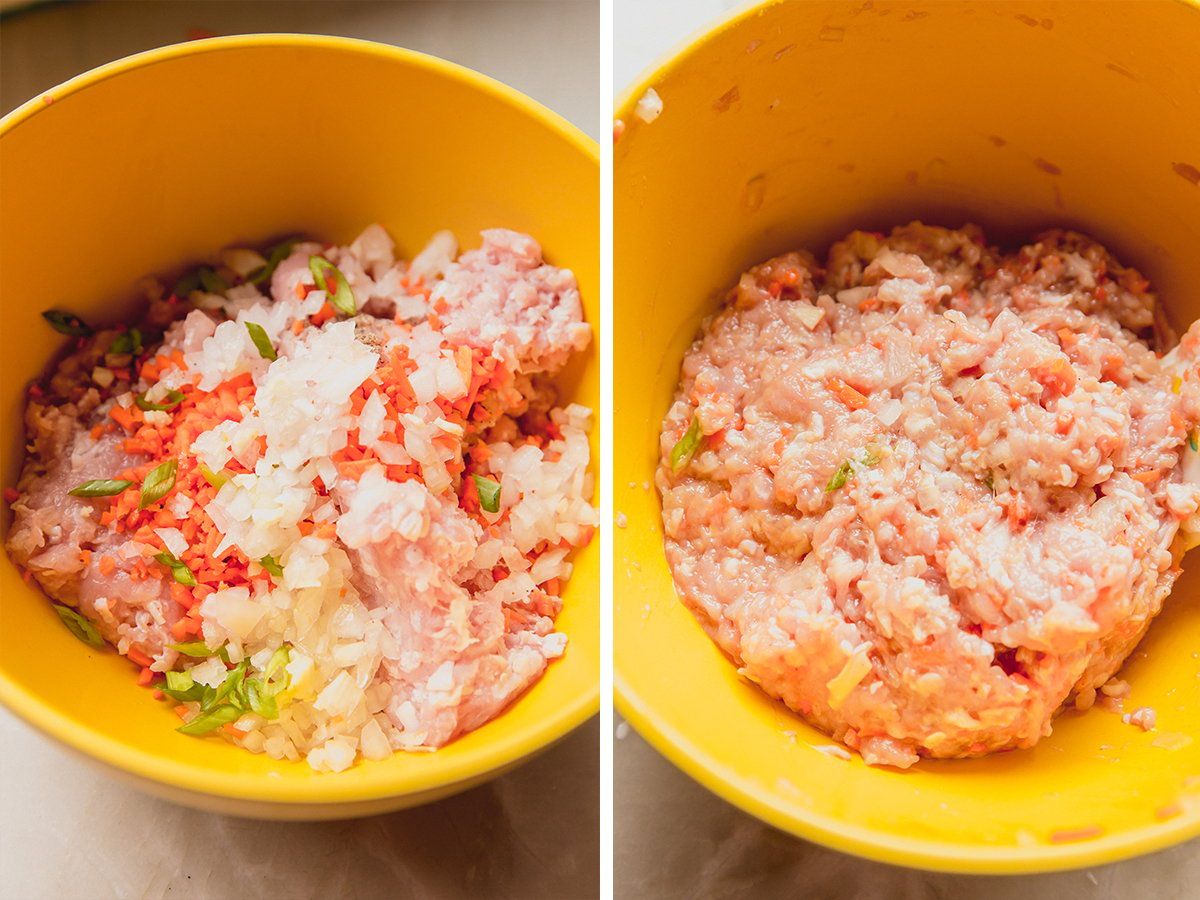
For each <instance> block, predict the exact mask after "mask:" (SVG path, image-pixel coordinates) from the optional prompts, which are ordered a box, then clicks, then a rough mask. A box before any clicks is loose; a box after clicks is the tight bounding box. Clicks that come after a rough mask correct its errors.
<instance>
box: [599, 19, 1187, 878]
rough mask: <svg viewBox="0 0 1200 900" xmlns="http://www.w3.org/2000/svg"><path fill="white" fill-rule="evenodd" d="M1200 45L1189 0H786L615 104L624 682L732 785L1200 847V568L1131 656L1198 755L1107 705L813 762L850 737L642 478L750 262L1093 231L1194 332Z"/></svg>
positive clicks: (664, 742) (1050, 852)
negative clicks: (655, 108) (967, 757)
mask: <svg viewBox="0 0 1200 900" xmlns="http://www.w3.org/2000/svg"><path fill="white" fill-rule="evenodd" d="M1198 44H1200V9H1198V8H1197V7H1196V6H1194V5H1189V4H1185V3H1179V2H1156V3H1137V2H1131V3H1104V4H1087V3H1043V4H1039V5H1038V7H1037V10H1036V15H1034V13H1033V12H1030V11H1028V10H1024V9H1023V8H1021V7H1019V6H1014V5H1013V4H1010V3H955V2H941V3H903V4H900V3H887V2H875V3H863V4H857V3H856V4H843V3H828V2H806V3H781V4H772V5H767V6H765V7H763V8H761V9H759V10H757V11H755V12H751V13H747V14H745V15H743V16H741V17H740V18H738V19H737V20H736V21H735V22H734V23H733V24H731V25H729V26H727V27H725V28H723V29H719V30H717V31H716V32H714V33H711V34H710V35H709V36H708V37H707V39H705V40H703V41H701V42H697V43H696V44H693V45H692V47H691V48H689V49H688V50H687V51H685V52H684V53H682V54H681V55H679V56H677V57H675V58H674V59H673V60H672V61H671V62H670V63H668V64H667V65H666V66H664V67H663V68H662V69H660V70H659V71H658V72H656V73H654V74H652V75H651V76H650V77H649V79H648V80H647V81H646V82H645V83H644V84H643V85H640V86H638V87H637V88H636V89H635V90H634V91H633V92H632V94H631V95H630V97H629V98H628V102H627V103H626V104H625V105H624V106H623V107H622V108H621V109H619V110H618V116H619V117H620V118H622V119H623V121H624V122H625V123H626V130H625V132H624V134H623V135H622V137H621V138H620V139H619V140H618V142H617V144H616V147H615V150H614V157H615V166H616V172H615V178H614V185H615V245H614V256H615V260H616V273H615V281H614V284H615V325H616V336H615V341H616V365H615V378H616V385H615V400H616V403H615V418H614V429H615V430H614V436H615V447H616V456H615V461H614V473H613V484H614V503H615V509H616V510H617V511H618V512H623V513H625V514H626V515H627V516H628V518H629V521H630V527H629V528H628V529H625V530H621V531H618V532H617V533H616V541H617V543H616V547H615V558H616V561H617V562H616V573H615V582H614V607H615V617H616V626H615V628H616V631H615V639H616V653H617V660H616V677H617V683H618V688H619V690H621V692H622V698H623V704H624V706H625V708H626V710H627V711H628V712H629V713H630V715H631V717H633V718H634V720H635V723H636V724H638V725H639V727H641V728H643V729H644V730H646V731H647V732H648V733H649V734H650V736H651V737H652V738H653V739H654V740H655V741H656V743H657V744H658V745H659V746H660V748H663V749H665V750H666V752H668V753H669V754H670V755H672V757H673V758H674V759H675V760H676V761H677V762H679V763H680V764H681V765H683V766H684V767H685V768H687V769H688V770H689V771H691V772H692V773H693V774H694V775H696V776H697V777H699V778H700V779H701V780H703V781H705V782H706V783H707V784H709V786H711V787H713V788H714V789H715V790H717V791H719V792H721V793H723V794H724V795H725V796H727V797H729V798H730V799H733V800H734V801H735V802H738V803H739V804H741V805H743V806H744V807H746V808H747V809H750V810H751V811H753V812H756V813H757V814H759V815H762V816H764V817H766V818H768V819H769V820H771V821H773V822H775V823H776V824H779V825H781V826H783V827H785V828H789V829H791V830H795V831H799V832H801V833H804V834H807V835H808V836H816V837H818V838H819V839H821V840H825V841H828V842H830V843H833V844H836V845H837V846H840V847H843V848H846V849H852V850H856V851H859V852H867V853H870V854H872V855H883V856H887V857H888V858H891V859H897V860H903V861H916V862H921V863H924V864H932V865H938V866H943V867H952V868H992V869H1005V868H1007V869H1013V868H1030V867H1051V866H1062V865H1068V864H1082V863H1083V862H1086V861H1089V860H1095V859H1100V858H1112V857H1114V856H1117V855H1121V854H1128V853H1131V852H1135V850H1136V849H1137V848H1143V849H1144V848H1147V847H1150V846H1161V845H1162V844H1164V843H1166V842H1169V841H1170V840H1173V839H1178V836H1179V835H1182V834H1185V833H1186V834H1194V833H1197V832H1200V796H1197V793H1196V781H1195V778H1194V776H1195V775H1196V774H1197V773H1200V714H1197V710H1200V654H1198V653H1197V652H1196V649H1197V648H1196V642H1195V635H1196V634H1197V633H1200V584H1198V579H1197V577H1196V572H1194V571H1188V572H1186V573H1185V575H1184V577H1183V579H1182V580H1181V581H1180V582H1179V584H1178V586H1177V588H1176V591H1175V593H1174V594H1173V596H1172V598H1171V600H1170V601H1169V608H1168V611H1167V612H1166V613H1164V616H1163V618H1162V620H1161V621H1160V622H1158V623H1157V624H1156V625H1155V627H1154V628H1152V629H1151V635H1150V637H1149V638H1148V639H1147V641H1146V642H1145V643H1144V644H1143V646H1142V647H1141V648H1140V650H1139V653H1138V654H1137V655H1136V656H1135V658H1134V659H1133V660H1132V661H1131V663H1130V665H1129V666H1128V667H1127V669H1126V672H1127V673H1128V674H1130V675H1131V677H1133V678H1134V685H1135V690H1134V696H1133V699H1132V701H1131V707H1130V708H1133V707H1134V706H1138V705H1142V704H1149V705H1154V706H1155V707H1156V708H1157V710H1158V712H1159V722H1160V725H1159V733H1161V732H1165V731H1173V732H1177V733H1185V734H1187V735H1189V736H1191V737H1193V738H1194V741H1193V743H1192V744H1191V745H1190V746H1189V747H1187V748H1185V749H1183V750H1177V751H1165V750H1162V749H1160V748H1156V747H1153V746H1151V744H1152V741H1153V740H1154V738H1155V737H1156V736H1157V735H1156V734H1143V733H1141V732H1140V731H1136V730H1135V729H1132V728H1130V727H1128V726H1125V725H1123V724H1122V723H1121V722H1120V720H1119V719H1118V718H1117V717H1116V716H1110V715H1106V714H1104V713H1093V714H1091V715H1088V716H1083V717H1076V716H1064V717H1062V718H1060V719H1059V721H1058V724H1057V726H1056V730H1055V734H1054V736H1053V737H1052V738H1050V739H1048V740H1047V741H1045V742H1044V743H1043V744H1042V745H1040V746H1039V747H1038V748H1037V749H1036V750H1034V751H1030V752H1025V753H1015V754H1005V755H1002V756H997V757H992V758H990V759H985V760H975V761H966V762H950V763H924V764H921V765H919V766H917V767H916V769H915V770H914V771H911V772H909V773H907V774H901V773H898V772H892V771H887V770H882V769H868V768H865V767H862V766H861V762H860V761H858V760H855V761H854V762H852V763H845V762H842V761H840V760H837V759H833V758H831V757H829V756H827V755H825V754H823V753H820V752H817V751H815V750H813V749H812V747H813V746H814V745H820V744H827V743H828V739H827V738H825V737H824V736H823V735H821V734H819V733H818V732H816V731H814V730H812V729H810V728H808V727H807V726H806V725H804V723H803V722H801V720H799V719H798V718H797V717H795V716H791V715H790V714H789V713H787V711H786V710H784V709H783V708H782V707H781V706H779V705H777V704H774V703H771V702H770V701H768V700H766V699H765V698H764V697H763V696H762V695H761V694H760V693H759V692H758V691H757V690H755V689H754V688H753V687H752V686H750V685H747V684H745V683H744V682H740V681H739V680H738V679H737V678H736V675H735V673H734V667H733V666H732V665H730V664H729V662H728V661H727V660H726V659H725V658H724V657H723V656H722V655H721V654H720V653H719V651H717V649H716V648H715V647H714V646H713V645H712V644H711V642H709V641H708V639H707V638H706V637H705V636H704V635H703V633H702V632H701V630H700V628H699V627H698V626H697V625H696V624H695V623H694V622H693V621H692V620H691V618H690V616H689V615H688V614H687V612H686V610H684V609H683V608H682V606H681V604H679V603H678V601H677V600H676V599H675V597H674V593H673V589H672V585H671V580H670V574H669V572H668V571H667V567H666V564H665V560H664V558H663V553H662V533H661V522H660V519H659V510H658V498H657V494H656V492H655V491H654V490H653V489H650V490H646V489H645V488H644V487H643V485H644V484H645V482H646V481H648V480H649V481H651V482H652V480H653V468H654V464H655V462H656V457H657V442H658V430H659V424H660V422H661V419H662V416H663V414H664V413H665V411H666V408H667V406H668V404H669V402H670V399H671V397H672V395H673V392H674V387H675V384H676V381H677V378H678V373H679V362H680V359H681V357H682V355H683V352H684V350H685V349H686V347H687V346H688V344H689V343H690V341H691V340H692V338H693V336H694V335H695V333H696V329H697V327H698V325H699V322H700V320H701V319H702V317H703V316H705V315H706V314H708V313H711V312H712V311H714V310H715V309H716V308H717V306H718V304H719V302H720V298H721V296H723V294H724V292H725V291H726V290H727V289H728V288H729V287H730V286H731V285H732V284H734V283H735V281H736V279H737V276H738V274H739V273H740V272H741V271H742V270H744V269H745V268H746V267H747V266H748V265H751V264H753V263H755V262H758V261H760V260H762V259H765V258H767V257H769V256H771V255H773V254H776V253H780V252H783V251H786V250H791V249H796V248H798V247H803V248H809V249H811V250H813V251H814V252H815V253H816V254H817V256H818V258H821V257H822V256H823V254H824V253H825V252H826V251H827V249H828V247H829V244H830V242H831V241H832V240H834V239H836V238H837V237H840V236H841V235H842V234H844V233H845V232H847V231H848V230H850V229H852V228H868V229H878V230H887V229H890V228H891V227H892V226H893V225H896V224H901V223H904V222H907V221H909V220H911V219H914V218H921V219H923V220H924V221H925V222H927V223H930V224H942V225H947V226H950V227H959V226H961V225H962V224H963V223H964V222H968V221H970V222H976V223H978V224H980V225H982V226H984V227H985V229H986V230H987V232H988V235H989V237H990V239H991V240H992V241H993V242H998V243H1001V244H1002V245H1003V244H1009V245H1013V244H1015V243H1019V242H1023V241H1025V240H1028V239H1029V238H1030V237H1031V236H1032V234H1034V233H1035V232H1037V231H1038V230H1040V229H1043V228H1046V227H1048V226H1053V225H1067V226H1070V227H1075V228H1079V229H1082V230H1085V231H1088V232H1091V233H1092V234H1094V235H1095V236H1096V237H1097V238H1099V239H1100V240H1101V241H1103V242H1104V243H1106V245H1107V246H1109V247H1110V249H1112V250H1113V251H1114V252H1115V253H1116V254H1117V255H1118V257H1119V258H1120V259H1122V261H1124V262H1126V263H1128V264H1132V265H1135V266H1137V267H1139V268H1141V269H1142V271H1143V273H1144V274H1145V275H1146V276H1147V277H1149V278H1150V279H1151V280H1152V283H1153V284H1154V286H1155V287H1156V288H1157V289H1158V291H1159V293H1160V296H1161V297H1162V298H1163V300H1164V303H1165V304H1166V307H1167V310H1168V312H1169V314H1170V315H1171V318H1172V319H1173V320H1174V322H1175V323H1176V324H1177V325H1180V326H1186V325H1187V324H1188V323H1190V322H1191V321H1193V320H1194V319H1195V318H1196V317H1197V314H1198V313H1200V292H1197V290H1196V288H1195V275H1194V264H1193V260H1194V258H1195V248H1196V247H1197V246H1200V184H1198V183H1197V182H1200V171H1198V170H1200V55H1198V54H1196V52H1195V47H1196V46H1197V45H1198ZM645 87H654V88H655V90H656V91H657V93H658V94H659V96H660V97H661V100H662V104H663V112H662V114H661V116H660V117H659V118H658V119H656V120H655V121H653V122H651V123H644V122H641V121H639V120H638V119H637V118H636V117H635V115H634V112H633V108H632V105H633V103H634V102H635V101H636V100H637V99H638V96H639V95H640V93H641V91H642V90H643V89H644V88H645ZM1189 562H1191V561H1189ZM1194 568H1195V564H1194V562H1193V563H1192V565H1191V566H1190V569H1194ZM666 648H669V652H668V651H667V649H666ZM1143 654H1144V656H1143ZM665 659H669V660H670V663H669V664H666V663H665V662H661V661H662V660H665ZM655 660H658V661H659V662H655ZM679 685H687V686H688V687H687V690H686V691H681V690H680V688H679ZM793 735H795V736H796V737H795V739H793ZM1189 778H1190V779H1192V780H1190V781H1189V780H1188V779H1189ZM1188 785H1190V787H1187V786H1188ZM1093 828H1095V829H1096V830H1095V831H1092V830H1091V829H1093ZM1080 829H1082V830H1083V833H1084V834H1085V836H1086V837H1087V839H1086V840H1081V841H1079V842H1073V841H1067V842H1059V843H1056V842H1054V841H1052V837H1053V836H1054V835H1055V834H1056V833H1058V832H1072V831H1076V830H1080ZM1060 837H1061V835H1060Z"/></svg>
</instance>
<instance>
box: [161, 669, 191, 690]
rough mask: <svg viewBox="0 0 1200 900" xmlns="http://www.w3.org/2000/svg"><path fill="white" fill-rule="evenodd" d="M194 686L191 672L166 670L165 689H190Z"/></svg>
mask: <svg viewBox="0 0 1200 900" xmlns="http://www.w3.org/2000/svg"><path fill="white" fill-rule="evenodd" d="M195 686H196V681H195V679H194V678H192V673H191V672H167V690H170V691H190V690H191V689H192V688H193V687H195Z"/></svg>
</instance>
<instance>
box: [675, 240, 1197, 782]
mask: <svg viewBox="0 0 1200 900" xmlns="http://www.w3.org/2000/svg"><path fill="white" fill-rule="evenodd" d="M1198 431H1200V324H1197V325H1193V326H1192V328H1191V329H1190V330H1189V331H1188V332H1187V334H1186V335H1185V336H1184V337H1183V339H1182V340H1181V341H1179V342H1178V343H1176V342H1175V340H1174V336H1173V335H1172V333H1171V330H1170V328H1169V327H1168V326H1167V324H1166V322H1165V319H1164V318H1163V316H1162V315H1161V313H1160V310H1159V308H1158V306H1157V303H1156V300H1155V297H1154V295H1153V294H1151V293H1150V292H1149V286H1148V285H1147V283H1146V281H1145V280H1144V279H1143V278H1142V277H1141V276H1140V275H1139V274H1138V273H1137V272H1136V271H1134V270H1132V269H1129V268H1126V267H1124V266H1122V265H1120V264H1119V263H1118V262H1117V261H1116V260H1115V259H1114V258H1113V257H1112V256H1111V255H1110V254H1109V253H1108V252H1107V251H1106V250H1105V249H1104V248H1103V247H1101V246H1100V245H1098V244H1097V243H1095V242H1094V241H1092V240H1091V239H1089V238H1087V237H1085V236H1083V235H1080V234H1076V233H1072V232H1064V231H1052V232H1048V233H1046V234H1044V235H1041V236H1040V237H1039V238H1038V239H1037V240H1036V242H1034V243H1032V244H1029V245H1028V246H1025V247H1022V248H1020V249H1019V250H1017V251H1016V252H1015V253H1010V254H1002V253H1001V252H1000V251H998V250H997V249H995V248H993V247H990V246H988V245H987V244H986V243H985V241H984V236H983V234H982V233H981V232H980V231H979V230H978V229H976V228H974V227H971V226H968V227H965V228H963V229H961V230H958V231H951V230H947V229H943V228H933V227H926V226H924V225H922V224H921V223H917V222H915V223H912V224H911V225H908V226H904V227H900V228H896V229H895V230H894V231H893V232H892V233H891V234H890V235H889V236H884V235H882V234H868V233H865V232H853V233H851V234H850V235H849V236H847V237H846V238H845V239H844V240H842V241H840V242H839V243H837V244H835V245H834V247H833V248H832V250H831V252H830V255H829V259H828V262H827V264H826V266H825V267H824V268H822V267H820V266H819V265H818V264H817V263H816V262H815V261H814V259H813V258H812V257H811V256H809V255H808V254H806V253H788V254H785V255H783V256H780V257H777V258H774V259H771V260H768V261H767V262H764V263H762V264H761V265H758V266H755V267H754V268H752V269H750V270H749V271H748V272H746V273H745V274H743V275H742V276H741V279H740V281H739V282H738V284H737V286H736V287H735V288H734V289H733V290H732V291H731V292H730V294H729V297H728V302H727V303H726V305H725V307H724V308H723V309H722V310H721V311H720V312H718V313H717V314H716V315H715V316H714V317H712V318H711V319H710V320H708V321H707V322H706V323H705V324H704V326H703V328H702V331H701V334H700V336H699V337H698V338H697V340H696V342H695V343H694V344H693V346H692V348H691V349H690V350H689V352H688V353H687V355H686V357H685V359H684V362H683V369H682V376H681V380H680V386H679V391H678V393H677V395H676V398H675V401H674V403H673V405H672V406H671V409H670V411H669V412H668V414H667V417H666V420H665V421H664V423H663V430H662V438H661V451H662V457H661V463H660V466H659V469H658V475H657V481H658V487H659V489H660V491H661V493H662V502H663V523H664V528H665V533H666V550H667V556H668V560H669V562H670V565H671V568H672V571H673V574H674V578H675V583H676V586H677V588H678V591H679V593H680V595H681V596H682V598H683V600H684V602H685V603H686V604H687V606H688V607H689V608H690V609H691V610H692V611H693V613H694V614H695V615H696V616H697V618H698V619H699V621H700V622H701V623H702V624H703V626H704V627H705V629H706V630H707V631H708V633H709V634H710V636H711V637H712V638H713V639H714V640H715V641H716V642H717V643H718V644H719V645H720V646H721V647H722V648H723V649H724V650H725V651H726V652H727V653H728V654H729V655H730V656H731V657H733V659H734V660H735V661H736V663H737V665H738V666H739V667H740V669H739V671H740V672H741V673H742V674H743V675H745V676H746V677H747V678H749V679H751V680H752V681H754V682H756V683H757V684H759V685H760V686H761V687H762V688H763V689H764V690H765V691H766V692H767V693H769V694H770V695H771V696H773V697H777V698H780V699H782V700H783V701H784V702H785V703H786V704H787V705H788V706H789V707H790V708H792V709H793V710H795V711H796V712H798V713H800V714H801V715H802V716H804V717H805V718H806V719H808V720H809V721H810V722H812V723H813V724H814V725H816V726H817V727H818V728H821V729H822V730H824V731H826V732H828V733H830V734H831V735H833V736H834V737H836V738H837V739H839V740H841V741H843V742H845V743H846V744H847V745H848V746H849V747H851V748H853V749H856V750H858V751H859V752H860V753H861V754H862V756H863V758H864V759H865V760H866V761H867V762H868V763H874V764H889V765H895V766H909V765H911V764H913V763H914V762H916V761H917V760H918V759H919V758H920V757H960V756H975V755H980V754H984V753H989V752H993V751H997V750H1003V749H1008V748H1016V747H1029V746H1032V745H1033V744H1034V743H1036V742H1037V741H1038V739H1039V738H1041V737H1042V736H1044V735H1046V734H1049V733H1050V729H1051V721H1052V719H1053V717H1054V715H1055V713H1056V712H1057V711H1058V710H1059V709H1060V708H1062V707H1063V706H1064V704H1066V703H1073V704H1074V705H1075V706H1077V707H1080V708H1085V707H1087V706H1090V705H1092V703H1094V702H1095V701H1096V699H1097V692H1098V691H1099V692H1100V697H1101V698H1105V697H1106V696H1107V698H1108V700H1112V698H1113V697H1114V696H1116V697H1118V698H1119V695H1120V693H1121V690H1120V689H1119V686H1117V687H1114V686H1113V685H1112V684H1110V683H1109V681H1110V679H1112V677H1113V675H1114V673H1115V672H1116V671H1117V669H1118V668H1119V667H1120V665H1121V663H1122V661H1123V660H1124V659H1125V658H1126V657H1127V656H1128V655H1129V653H1130V652H1131V651H1132V650H1133V648H1134V647H1135V646H1136V644H1137V642H1138V641H1139V639H1140V638H1141V637H1142V635H1143V634H1144V633H1145V631H1146V628H1147V627H1148V626H1149V624H1150V621H1151V619H1152V618H1153V617H1154V616H1155V615H1156V614H1157V613H1158V612H1159V610H1160V609H1161V608H1162V604H1163V601H1164V598H1165V597H1166V596H1167V594H1168V592H1169V591H1170V589H1171V586H1172V584H1173V583H1174V581H1175V579H1176V577H1177V576H1178V574H1179V568H1178V564H1179V560H1180V557H1181V556H1182V554H1183V552H1184V551H1186V550H1187V549H1188V548H1190V547H1192V546H1195V545H1196V544H1197V543H1200V511H1198V510H1200V453H1198V452H1197V437H1198ZM1135 721H1136V722H1137V724H1141V725H1143V727H1150V726H1151V725H1152V724H1153V714H1152V712H1150V711H1149V710H1145V711H1143V710H1139V711H1137V713H1136V714H1135Z"/></svg>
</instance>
